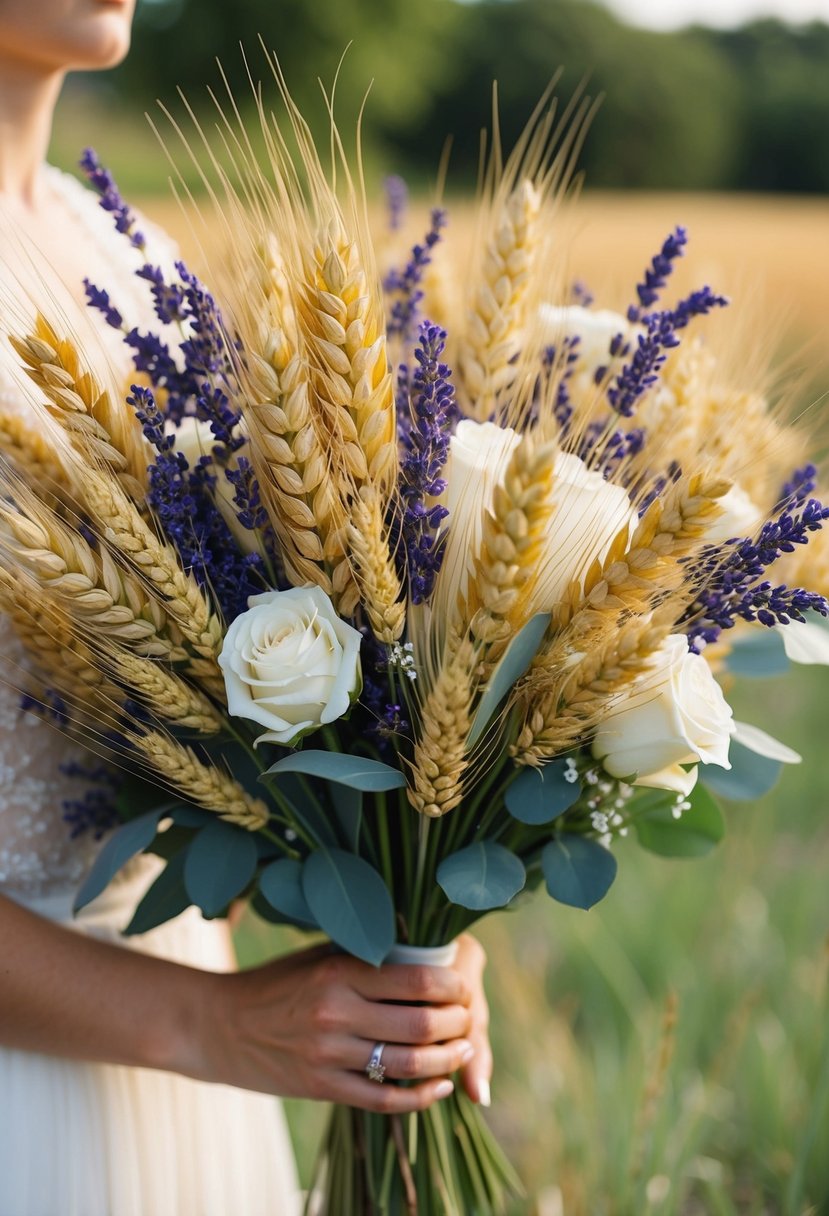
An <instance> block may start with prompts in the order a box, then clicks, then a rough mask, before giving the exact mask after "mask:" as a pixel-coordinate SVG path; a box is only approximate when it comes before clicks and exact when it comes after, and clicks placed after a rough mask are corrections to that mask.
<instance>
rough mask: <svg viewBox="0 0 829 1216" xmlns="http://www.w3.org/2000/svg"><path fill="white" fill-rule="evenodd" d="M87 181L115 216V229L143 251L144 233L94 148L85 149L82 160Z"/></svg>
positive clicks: (106, 208) (104, 206)
mask: <svg viewBox="0 0 829 1216" xmlns="http://www.w3.org/2000/svg"><path fill="white" fill-rule="evenodd" d="M80 165H81V168H82V169H83V171H84V173H85V175H86V179H87V181H88V182H89V184H90V186H92V188H93V190H96V191H97V192H98V194H99V195H100V199H101V206H102V207H103V209H104V211H111V212H112V214H113V215H114V216H115V227H116V229H117V230H118V232H122V233H123V234H124V235H125V236H128V237H129V239H130V244H131V245H134V246H135V248H136V249H141V250H143V249H144V248H145V247H146V241H145V239H144V235H143V233H141V232H139V231H138V229H137V228H136V227H135V225H136V219H135V216H134V215H133V213H132V211H131V210H130V209H129V207H128V206H127V204H126V203H125V202H124V200H123V198H122V197H121V192H120V190H119V189H118V187H117V185H116V184H115V179H114V178H113V176H112V174H111V173H110V172H109V170H108V169H105V168H104V167H103V165H102V164H101V162H100V161H99V160H98V157H97V155H96V153H95V151H94V149H92V148H85V149H84V152H83V155H82V156H81V160H80Z"/></svg>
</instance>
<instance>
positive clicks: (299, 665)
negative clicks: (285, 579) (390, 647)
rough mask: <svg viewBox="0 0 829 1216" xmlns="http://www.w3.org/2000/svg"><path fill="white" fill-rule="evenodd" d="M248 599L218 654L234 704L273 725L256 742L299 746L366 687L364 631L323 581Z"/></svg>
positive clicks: (236, 710)
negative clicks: (345, 615) (343, 615)
mask: <svg viewBox="0 0 829 1216" xmlns="http://www.w3.org/2000/svg"><path fill="white" fill-rule="evenodd" d="M248 604H249V608H248V611H247V612H242V613H240V615H239V616H237V617H236V619H235V621H233V623H232V624H231V626H230V628H229V629H228V631H227V635H226V636H225V640H224V645H223V647H222V653H221V655H220V656H219V665H220V667H221V669H222V672H223V673H224V679H225V689H226V692H227V708H228V711H229V712H230V714H231V715H232V716H233V717H235V718H247V719H248V720H249V721H251V722H258V723H260V725H262V726H264V727H266V728H267V729H266V730H265V733H264V734H261V735H260V736H259V737H258V739H257V740H256V742H257V744H259V743H263V742H268V743H281V744H283V745H285V746H288V747H292V746H294V745H295V744H296V743H297V742H298V741H299V739H300V738H301V737H302V736H303V735H306V734H308V733H309V732H310V731H313V730H316V729H317V727H319V726H325V725H327V723H329V722H334V721H336V719H337V718H341V717H342V716H343V714H344V713H346V712H347V710H348V708H349V706H350V705H351V703H352V701H354V700H356V698H357V697H358V696H359V695H360V690H361V687H362V678H361V672H360V642H361V641H362V638H361V636H360V634H359V633H358V632H357V630H356V629H352V627H351V626H350V625H348V624H346V622H345V621H343V620H341V619H340V618H339V617H338V616H337V614H336V612H335V611H334V605H333V604H332V603H331V601H330V599H329V598H328V596H327V595H326V594H325V592H324V591H323V590H322V589H321V588H320V587H292V588H291V589H290V590H289V591H267V592H265V593H264V594H263V595H253V596H251V598H250V599H249V600H248Z"/></svg>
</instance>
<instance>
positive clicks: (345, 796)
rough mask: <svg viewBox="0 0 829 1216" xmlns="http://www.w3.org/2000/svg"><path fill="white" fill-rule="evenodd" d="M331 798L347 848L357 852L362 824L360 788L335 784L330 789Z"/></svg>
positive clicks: (361, 795)
mask: <svg viewBox="0 0 829 1216" xmlns="http://www.w3.org/2000/svg"><path fill="white" fill-rule="evenodd" d="M331 800H332V802H333V803H334V812H335V814H336V816H337V821H338V823H339V825H340V828H341V829H342V834H343V836H344V838H345V841H346V844H347V845H348V848H349V849H350V850H351V852H352V853H359V851H360V831H361V830H362V826H363V792H362V790H355V789H354V788H353V787H352V786H349V785H335V786H332V789H331Z"/></svg>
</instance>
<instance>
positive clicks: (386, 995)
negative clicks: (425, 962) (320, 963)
mask: <svg viewBox="0 0 829 1216" xmlns="http://www.w3.org/2000/svg"><path fill="white" fill-rule="evenodd" d="M351 983H352V987H353V988H354V990H355V992H359V994H360V996H363V997H365V998H366V999H367V1000H369V1001H403V1002H404V1003H405V1004H407V1005H408V1004H415V1003H417V1002H420V1001H422V1002H424V1003H425V1004H428V1005H468V1004H469V1002H470V1000H471V993H470V990H469V986H468V984H467V982H466V980H465V979H464V977H463V975H461V973H460V972H459V971H455V970H454V968H452V967H422V966H406V965H399V964H395V965H392V964H389V965H388V966H385V967H369V966H367V965H366V966H365V967H357V968H355V970H354V974H353V977H352V978H351Z"/></svg>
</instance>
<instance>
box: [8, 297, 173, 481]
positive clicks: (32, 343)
mask: <svg viewBox="0 0 829 1216" xmlns="http://www.w3.org/2000/svg"><path fill="white" fill-rule="evenodd" d="M10 341H11V344H12V346H13V347H14V349H15V350H16V352H17V354H18V356H19V357H20V359H21V361H22V363H23V365H24V367H25V368H26V372H27V374H28V376H29V378H30V379H31V380H32V381H33V382H34V384H36V385H37V387H38V388H39V389H40V390H41V391H42V392H43V394H44V396H45V397H46V401H47V403H48V404H47V405H46V408H47V410H48V412H49V414H50V415H51V416H52V418H54V419H55V421H57V422H58V423H59V425H60V426H61V427H62V428H63V429H64V430H65V431H66V432H67V434H68V435H69V437H70V439H72V440H73V441H76V442H77V444H78V447H79V450H80V451H81V452H82V454H84V455H86V454H88V453H90V452H91V453H93V454H94V455H95V457H97V458H98V459H99V460H101V461H103V462H104V463H105V464H106V465H108V466H109V467H110V468H111V469H112V470H113V471H114V472H115V473H116V474H117V475H118V478H119V480H120V482H121V484H122V486H123V488H124V489H125V491H126V492H127V493H128V494H129V495H130V496H131V497H133V498H135V499H136V500H137V501H139V502H141V501H143V499H144V495H145V491H146V484H147V464H148V462H149V455H148V450H147V444H146V441H145V440H144V436H143V434H142V431H141V426H140V424H139V423H138V420H137V419H136V417H135V415H134V414H133V412H132V410H131V409H130V408H129V407H128V406H127V405H126V403H125V402H123V401H114V400H113V397H112V395H111V394H110V392H109V391H108V390H107V389H105V388H103V387H102V386H101V384H100V383H99V382H98V380H97V379H96V378H95V376H94V375H93V374H92V372H91V371H89V370H88V369H86V368H84V365H83V359H82V356H81V354H80V352H79V351H78V348H77V347H76V345H75V344H74V342H72V341H71V340H70V339H69V338H61V337H60V336H59V335H58V334H57V332H56V331H55V330H54V329H53V327H52V326H51V325H50V324H49V322H48V321H47V320H46V318H45V317H44V316H43V315H42V314H41V313H38V315H37V317H36V319H35V322H34V327H33V329H32V330H31V331H30V332H29V333H28V334H27V335H26V336H25V337H23V338H17V337H11V338H10Z"/></svg>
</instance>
